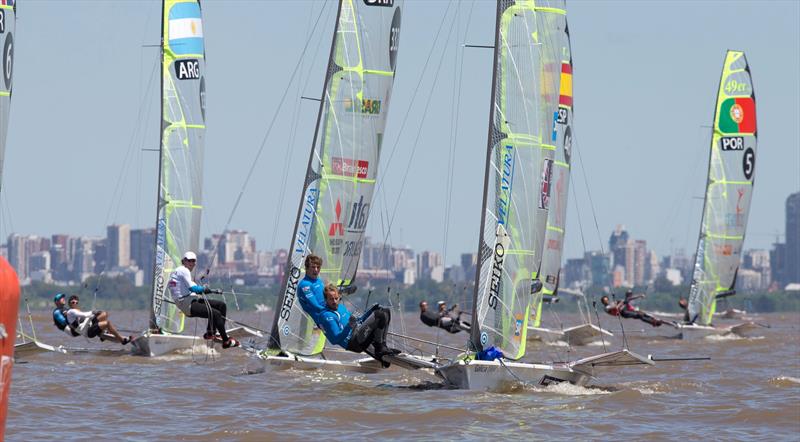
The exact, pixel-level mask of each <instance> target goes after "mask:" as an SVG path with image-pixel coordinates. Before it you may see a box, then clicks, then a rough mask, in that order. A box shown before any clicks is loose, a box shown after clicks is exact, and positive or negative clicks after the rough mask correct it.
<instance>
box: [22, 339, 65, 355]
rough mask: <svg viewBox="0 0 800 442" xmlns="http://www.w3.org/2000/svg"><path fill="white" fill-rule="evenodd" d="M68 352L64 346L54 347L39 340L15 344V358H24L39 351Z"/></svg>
mask: <svg viewBox="0 0 800 442" xmlns="http://www.w3.org/2000/svg"><path fill="white" fill-rule="evenodd" d="M50 351H52V352H56V353H66V350H65V349H64V348H63V347H60V346H59V347H53V346H52V345H47V344H45V343H42V342H39V341H28V342H23V343H20V344H14V358H24V357H27V356H32V355H35V354H39V353H46V352H50Z"/></svg>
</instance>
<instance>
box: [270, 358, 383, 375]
mask: <svg viewBox="0 0 800 442" xmlns="http://www.w3.org/2000/svg"><path fill="white" fill-rule="evenodd" d="M258 358H259V359H261V360H262V361H264V362H265V363H266V366H267V367H269V368H272V369H274V370H289V369H294V370H325V371H332V372H337V373H341V372H353V373H377V372H379V371H380V370H382V369H383V366H382V365H381V363H380V362H378V361H376V360H375V359H372V358H360V359H355V360H350V361H341V360H335V359H322V358H317V357H306V356H297V355H292V356H268V355H261V354H260V355H258Z"/></svg>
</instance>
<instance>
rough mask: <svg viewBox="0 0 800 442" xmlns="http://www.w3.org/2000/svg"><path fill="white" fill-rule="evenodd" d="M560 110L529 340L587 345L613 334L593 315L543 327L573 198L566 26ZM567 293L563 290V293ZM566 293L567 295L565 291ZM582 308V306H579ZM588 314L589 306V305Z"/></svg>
mask: <svg viewBox="0 0 800 442" xmlns="http://www.w3.org/2000/svg"><path fill="white" fill-rule="evenodd" d="M559 76H560V78H559V80H560V81H559V96H558V110H557V111H556V113H555V114H554V115H553V130H552V133H551V137H550V138H551V139H550V141H551V142H552V143H554V146H555V152H554V159H553V163H552V175H553V176H552V180H551V182H552V183H553V184H552V186H551V189H550V191H551V197H550V211H549V214H548V218H547V227H546V229H545V237H544V249H543V252H542V267H541V275H542V276H543V277H542V278H541V282H542V285H543V287H542V290H541V291H540V292H536V293H535V294H534V295H533V301H532V305H533V306H534V308H533V309H532V312H531V318H530V321H531V323H530V324H529V325H528V340H529V341H536V340H539V341H544V342H565V343H567V344H569V345H586V344H589V343H591V342H594V341H596V340H598V339H600V338H601V337H611V336H613V334H612V333H611V332H609V331H607V330H604V329H602V328H600V327H598V326H596V325H594V324H592V322H591V318H590V317H589V315H588V314H587V315H586V318H584V321H585V322H584V323H583V324H580V325H576V326H572V327H567V328H565V329H561V330H558V329H551V328H546V327H543V326H542V306H543V303H544V301H545V300H546V301H547V302H549V303H552V302H555V301H557V300H558V298H557V296H558V294H559V282H560V280H561V254H562V251H563V249H564V230H565V228H566V218H567V200H568V195H569V178H570V162H571V157H572V113H573V105H572V101H573V95H572V51H571V47H570V39H569V27H567V26H566V25H565V28H564V36H563V48H562V52H561V69H560V74H559ZM562 292H563V291H562ZM564 293H566V292H564ZM573 294H574V295H575V299H576V300H577V302H578V303H580V302H581V301H583V302H584V303H585V302H586V297H585V296H584V295H583V293H573ZM579 307H580V304H579ZM587 311H588V306H587Z"/></svg>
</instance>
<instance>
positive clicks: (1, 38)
mask: <svg viewBox="0 0 800 442" xmlns="http://www.w3.org/2000/svg"><path fill="white" fill-rule="evenodd" d="M16 22H17V20H16V5H15V2H14V1H10V0H7V1H3V2H0V43H2V45H3V46H2V47H3V53H2V61H0V66H2V69H3V80H2V81H0V189H2V187H3V163H4V162H5V155H6V136H7V135H8V117H9V114H10V111H11V89H12V87H11V86H12V82H11V78H12V75H13V73H14V31H15V30H16Z"/></svg>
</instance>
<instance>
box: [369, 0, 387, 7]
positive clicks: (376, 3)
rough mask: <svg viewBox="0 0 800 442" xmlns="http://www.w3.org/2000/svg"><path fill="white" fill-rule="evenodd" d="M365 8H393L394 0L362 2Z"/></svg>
mask: <svg viewBox="0 0 800 442" xmlns="http://www.w3.org/2000/svg"><path fill="white" fill-rule="evenodd" d="M364 4H365V5H367V6H387V7H388V6H394V0H364Z"/></svg>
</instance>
